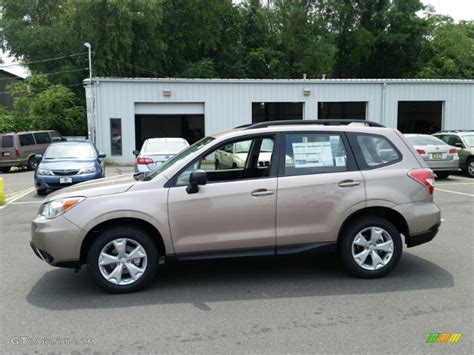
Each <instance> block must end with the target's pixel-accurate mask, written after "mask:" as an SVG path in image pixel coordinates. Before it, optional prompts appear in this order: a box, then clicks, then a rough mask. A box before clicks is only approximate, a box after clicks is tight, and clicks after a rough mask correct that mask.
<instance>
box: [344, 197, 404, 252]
mask: <svg viewBox="0 0 474 355" xmlns="http://www.w3.org/2000/svg"><path fill="white" fill-rule="evenodd" d="M362 216H375V217H382V218H385V219H387V220H388V221H390V222H391V223H392V224H393V225H394V226H395V228H397V230H398V231H399V232H400V234H403V235H404V236H405V238H406V237H407V236H409V235H410V229H409V227H408V223H407V221H406V220H405V218H404V217H403V216H402V215H401V214H400V213H399V212H397V211H395V210H394V209H392V208H389V207H381V206H377V207H365V208H362V209H360V210H357V211H355V212H353V213H352V214H351V215H349V216H348V217H347V218H346V219H345V221H344V222H343V223H342V225H341V227H340V228H339V232H338V234H337V243H338V244H339V241H340V239H341V238H342V236H343V234H344V230H345V228H347V226H348V225H350V224H351V223H352V222H353V221H355V220H357V219H358V218H360V217H362Z"/></svg>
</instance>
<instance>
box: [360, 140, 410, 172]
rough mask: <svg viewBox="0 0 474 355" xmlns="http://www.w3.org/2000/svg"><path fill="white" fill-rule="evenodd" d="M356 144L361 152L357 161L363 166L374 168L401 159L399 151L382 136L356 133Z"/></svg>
mask: <svg viewBox="0 0 474 355" xmlns="http://www.w3.org/2000/svg"><path fill="white" fill-rule="evenodd" d="M357 145H358V147H359V149H360V151H361V153H362V154H361V156H360V155H359V163H362V166H363V167H364V166H365V168H375V167H378V166H382V165H387V164H391V163H395V162H397V161H399V160H400V159H401V154H400V152H399V151H398V150H397V149H396V148H395V146H394V145H393V144H392V143H391V142H390V141H389V140H388V139H387V138H385V137H383V136H377V135H369V134H357Z"/></svg>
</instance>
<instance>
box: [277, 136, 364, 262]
mask: <svg viewBox="0 0 474 355" xmlns="http://www.w3.org/2000/svg"><path fill="white" fill-rule="evenodd" d="M282 151H283V154H282V156H281V157H280V166H279V173H278V174H279V177H278V198H277V201H278V202H277V253H284V250H285V247H288V246H290V245H291V246H294V245H302V244H310V243H311V244H313V243H321V242H333V241H335V240H336V238H337V233H338V230H339V227H340V225H341V223H342V221H343V219H344V218H343V217H344V214H345V213H347V211H348V210H350V209H351V207H352V206H355V205H356V204H360V203H364V201H365V184H364V178H363V176H362V174H361V173H360V172H359V171H358V170H357V168H356V164H355V161H354V158H353V156H352V153H351V151H350V149H349V146H348V142H347V140H346V138H345V136H344V134H342V133H340V132H301V133H287V134H285V138H284V147H283V148H282Z"/></svg>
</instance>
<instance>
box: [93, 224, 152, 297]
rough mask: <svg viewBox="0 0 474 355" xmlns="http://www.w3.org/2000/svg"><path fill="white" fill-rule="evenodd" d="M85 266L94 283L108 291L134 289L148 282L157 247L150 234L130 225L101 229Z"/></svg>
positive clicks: (123, 291)
mask: <svg viewBox="0 0 474 355" xmlns="http://www.w3.org/2000/svg"><path fill="white" fill-rule="evenodd" d="M87 267H88V269H89V271H90V274H91V275H92V277H93V279H94V280H95V281H96V283H97V284H98V285H99V286H100V287H102V288H103V289H105V290H106V291H109V292H112V293H128V292H135V291H138V290H140V289H142V288H143V287H145V286H146V285H147V284H148V283H150V282H151V280H152V279H153V277H154V276H155V275H156V272H157V268H158V250H157V248H156V245H155V243H153V241H152V239H151V236H149V235H148V233H146V232H144V231H143V230H141V229H138V228H135V227H133V226H118V227H113V228H110V229H107V230H105V231H104V232H103V233H102V234H100V235H99V236H98V237H97V238H96V239H95V240H94V242H93V243H92V245H91V247H90V248H89V251H88V254H87Z"/></svg>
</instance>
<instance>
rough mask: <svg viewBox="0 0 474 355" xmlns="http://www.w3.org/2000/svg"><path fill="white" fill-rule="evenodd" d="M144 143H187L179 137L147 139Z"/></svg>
mask: <svg viewBox="0 0 474 355" xmlns="http://www.w3.org/2000/svg"><path fill="white" fill-rule="evenodd" d="M145 142H163V143H176V142H179V143H181V142H187V141H186V139H184V138H179V137H167V138H147V139H146V140H145Z"/></svg>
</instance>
